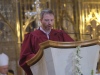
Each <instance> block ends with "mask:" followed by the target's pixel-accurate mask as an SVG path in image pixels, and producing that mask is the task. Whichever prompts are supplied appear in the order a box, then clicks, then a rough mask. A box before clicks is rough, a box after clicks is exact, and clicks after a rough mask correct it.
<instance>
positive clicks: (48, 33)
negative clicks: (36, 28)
mask: <svg viewBox="0 0 100 75" xmlns="http://www.w3.org/2000/svg"><path fill="white" fill-rule="evenodd" d="M40 30H41V31H43V32H44V33H45V34H49V33H50V31H51V30H50V31H48V32H46V31H44V30H43V28H42V27H40Z"/></svg>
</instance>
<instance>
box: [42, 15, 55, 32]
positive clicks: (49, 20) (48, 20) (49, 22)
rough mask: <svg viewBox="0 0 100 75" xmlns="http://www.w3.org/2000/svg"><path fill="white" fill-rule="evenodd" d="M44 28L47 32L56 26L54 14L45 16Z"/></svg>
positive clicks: (43, 20)
mask: <svg viewBox="0 0 100 75" xmlns="http://www.w3.org/2000/svg"><path fill="white" fill-rule="evenodd" d="M41 23H42V28H43V29H44V30H46V31H48V30H50V29H51V28H52V27H53V25H54V15H53V14H44V15H43V18H42V19H41Z"/></svg>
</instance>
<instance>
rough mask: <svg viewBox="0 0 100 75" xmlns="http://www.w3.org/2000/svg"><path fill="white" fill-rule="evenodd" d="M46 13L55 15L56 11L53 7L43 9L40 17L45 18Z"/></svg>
mask: <svg viewBox="0 0 100 75" xmlns="http://www.w3.org/2000/svg"><path fill="white" fill-rule="evenodd" d="M44 14H52V15H54V12H53V11H52V10H51V9H45V10H42V11H41V13H40V18H41V19H42V18H43V16H44Z"/></svg>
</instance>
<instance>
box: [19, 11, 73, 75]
mask: <svg viewBox="0 0 100 75" xmlns="http://www.w3.org/2000/svg"><path fill="white" fill-rule="evenodd" d="M40 17H41V18H40V22H41V26H40V27H39V29H37V30H35V31H33V32H31V33H28V34H27V35H26V36H25V39H24V41H23V44H22V48H21V53H20V60H19V65H20V66H21V67H22V68H23V69H24V70H25V72H26V73H27V75H32V72H31V70H30V68H29V66H28V65H27V64H26V61H27V60H29V59H30V58H32V57H33V56H34V55H35V54H36V53H37V51H38V50H39V44H40V43H42V42H44V41H47V40H52V41H63V42H65V41H67V42H69V41H74V40H73V39H72V38H71V37H70V36H69V35H68V34H66V33H65V32H64V31H62V30H55V29H52V27H53V25H54V13H53V11H52V10H49V9H47V10H43V11H42V12H41V14H40Z"/></svg>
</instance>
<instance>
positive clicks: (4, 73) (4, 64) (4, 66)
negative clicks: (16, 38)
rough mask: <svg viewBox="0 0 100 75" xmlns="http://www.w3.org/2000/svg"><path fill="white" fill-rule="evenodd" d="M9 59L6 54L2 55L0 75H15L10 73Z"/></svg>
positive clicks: (0, 58) (0, 56) (0, 55)
mask: <svg viewBox="0 0 100 75" xmlns="http://www.w3.org/2000/svg"><path fill="white" fill-rule="evenodd" d="M8 64H9V58H8V56H7V55H6V54H5V53H1V54H0V75H13V74H12V73H11V72H8Z"/></svg>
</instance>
